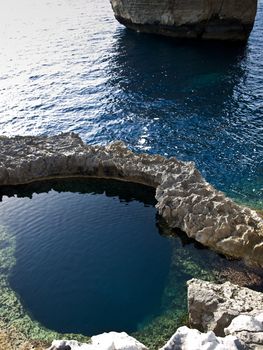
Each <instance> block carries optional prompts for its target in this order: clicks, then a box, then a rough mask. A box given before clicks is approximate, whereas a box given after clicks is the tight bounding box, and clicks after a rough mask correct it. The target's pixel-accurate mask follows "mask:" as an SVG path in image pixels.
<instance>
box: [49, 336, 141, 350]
mask: <svg viewBox="0 0 263 350" xmlns="http://www.w3.org/2000/svg"><path fill="white" fill-rule="evenodd" d="M49 350H147V348H146V347H145V346H144V345H143V344H142V343H140V342H138V340H136V339H134V338H132V337H130V336H129V335H128V334H127V333H125V332H122V333H117V332H110V333H103V334H99V335H96V336H93V337H91V340H90V343H89V344H85V343H79V342H77V341H75V340H54V341H53V343H52V345H51V347H50V348H49Z"/></svg>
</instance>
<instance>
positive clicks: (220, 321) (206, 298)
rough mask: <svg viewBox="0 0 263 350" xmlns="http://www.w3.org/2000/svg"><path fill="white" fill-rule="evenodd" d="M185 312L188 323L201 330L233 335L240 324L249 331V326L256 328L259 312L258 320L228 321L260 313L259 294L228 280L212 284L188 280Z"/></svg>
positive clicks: (261, 301)
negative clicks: (186, 312) (187, 315)
mask: <svg viewBox="0 0 263 350" xmlns="http://www.w3.org/2000/svg"><path fill="white" fill-rule="evenodd" d="M188 311H189V321H190V325H191V326H192V327H193V328H197V329H199V330H200V331H203V332H206V331H213V332H214V333H215V334H216V335H218V336H224V335H225V334H232V335H237V333H238V332H241V331H242V327H243V326H244V328H243V330H247V331H249V332H250V330H251V329H252V328H253V329H254V330H255V331H257V327H258V324H259V322H260V320H261V322H262V315H261V316H260V318H259V319H253V318H250V319H249V320H250V321H249V322H248V319H247V318H241V319H237V320H235V321H233V322H232V320H233V319H235V318H236V317H237V316H239V315H248V316H257V315H260V314H261V313H263V294H262V293H259V292H255V291H253V290H251V289H248V288H244V287H239V286H237V285H234V284H232V283H230V282H226V283H224V284H214V283H210V282H205V281H201V280H196V279H192V280H190V281H189V282H188ZM258 317H259V316H258ZM253 320H254V323H253V326H252V321H253ZM245 321H246V322H245ZM231 322H232V324H231ZM230 324H231V325H230ZM227 327H228V328H227ZM249 327H250V328H251V329H250V328H249ZM225 328H227V331H226V333H225ZM240 338H242V339H243V338H244V337H240ZM262 345H263V343H262Z"/></svg>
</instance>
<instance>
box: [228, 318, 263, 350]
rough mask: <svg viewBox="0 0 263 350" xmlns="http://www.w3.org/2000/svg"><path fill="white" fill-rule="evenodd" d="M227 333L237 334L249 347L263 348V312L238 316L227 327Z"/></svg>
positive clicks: (254, 349)
mask: <svg viewBox="0 0 263 350" xmlns="http://www.w3.org/2000/svg"><path fill="white" fill-rule="evenodd" d="M225 334H226V335H227V336H228V335H233V336H236V337H237V338H238V339H240V341H242V342H243V343H244V344H246V346H247V348H249V349H253V350H263V312H262V313H260V314H258V315H256V316H249V315H239V316H237V317H236V318H234V319H233V321H232V322H231V324H230V326H228V327H227V328H225Z"/></svg>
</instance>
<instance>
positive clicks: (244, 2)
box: [111, 0, 257, 40]
mask: <svg viewBox="0 0 263 350" xmlns="http://www.w3.org/2000/svg"><path fill="white" fill-rule="evenodd" d="M111 5H112V8H113V11H114V14H115V17H116V19H117V20H118V21H119V22H120V23H122V24H124V25H125V26H126V27H128V28H131V29H134V30H137V31H141V32H147V33H155V34H161V35H166V36H172V37H176V38H189V39H191V38H192V39H219V40H246V39H247V38H248V36H249V34H250V32H251V30H252V28H253V25H254V21H255V16H256V11H257V0H162V1H160V0H111Z"/></svg>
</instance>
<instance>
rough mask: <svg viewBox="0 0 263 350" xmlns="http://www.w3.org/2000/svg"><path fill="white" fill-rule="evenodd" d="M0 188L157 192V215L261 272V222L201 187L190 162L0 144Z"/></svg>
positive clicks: (29, 141) (71, 146) (42, 143)
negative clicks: (88, 179)
mask: <svg viewBox="0 0 263 350" xmlns="http://www.w3.org/2000/svg"><path fill="white" fill-rule="evenodd" d="M0 149H1V153H0V185H15V184H23V183H28V182H30V181H34V180H41V179H45V178H50V177H59V176H60V177H68V176H94V177H104V178H115V179H119V180H125V181H131V182H138V183H143V184H145V185H149V186H152V187H155V188H156V199H157V201H158V203H157V205H156V207H157V209H158V212H159V214H160V215H161V216H163V218H164V219H165V220H166V222H167V223H168V225H169V226H170V227H172V228H180V229H181V230H182V231H184V232H186V234H187V235H188V236H189V237H191V238H194V239H196V240H197V241H198V242H200V243H202V244H203V245H205V246H208V247H210V248H212V249H214V250H216V251H218V252H220V253H223V254H225V255H229V256H232V257H235V258H244V259H245V260H246V261H247V262H249V263H253V264H257V265H259V266H263V220H262V218H261V217H260V216H259V215H258V214H257V213H256V212H255V211H253V210H251V209H249V208H246V207H242V206H239V205H237V204H236V203H234V202H233V201H232V200H231V199H229V198H227V197H225V195H224V194H223V193H222V192H219V191H217V190H216V189H215V188H214V187H213V186H211V185H210V184H209V183H207V182H206V181H205V179H204V178H203V177H202V176H201V174H200V173H199V171H198V170H197V169H196V168H195V165H194V163H192V162H181V161H178V160H177V159H176V158H174V157H172V158H165V157H162V156H159V155H149V154H136V153H134V152H132V151H131V150H129V149H128V148H127V147H126V146H125V145H124V144H123V143H122V142H115V143H113V144H111V145H108V146H90V145H86V144H84V143H83V142H82V140H81V139H80V137H79V136H78V135H76V134H69V133H68V134H61V135H57V136H52V137H19V136H17V137H14V138H6V137H1V138H0Z"/></svg>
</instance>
